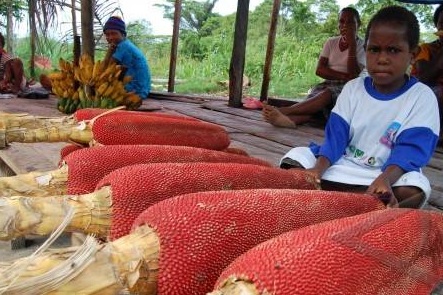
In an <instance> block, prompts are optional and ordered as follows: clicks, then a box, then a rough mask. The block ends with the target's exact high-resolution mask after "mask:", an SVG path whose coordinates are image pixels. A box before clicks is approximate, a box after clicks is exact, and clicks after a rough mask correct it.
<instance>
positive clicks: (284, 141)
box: [0, 95, 443, 206]
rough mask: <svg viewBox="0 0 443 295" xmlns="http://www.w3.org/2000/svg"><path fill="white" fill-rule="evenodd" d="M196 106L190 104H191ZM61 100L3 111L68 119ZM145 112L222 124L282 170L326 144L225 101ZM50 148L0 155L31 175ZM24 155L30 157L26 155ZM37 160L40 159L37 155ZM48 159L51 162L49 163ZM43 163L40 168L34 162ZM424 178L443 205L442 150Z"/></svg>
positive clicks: (150, 104) (305, 129) (14, 104)
mask: <svg viewBox="0 0 443 295" xmlns="http://www.w3.org/2000/svg"><path fill="white" fill-rule="evenodd" d="M190 101H192V103H190ZM56 103H57V100H56V99H55V98H53V97H52V98H50V99H47V100H29V99H19V98H14V99H2V100H1V101H0V111H6V112H18V113H20V112H27V113H30V114H34V115H41V116H54V117H56V116H64V114H61V113H60V112H59V111H58V110H57V109H56ZM143 109H144V110H146V111H152V110H155V111H159V112H168V113H173V114H181V115H185V116H191V117H195V118H198V119H200V120H203V121H207V122H211V123H214V124H218V125H220V126H222V127H224V128H225V129H226V130H227V132H228V133H229V135H230V137H231V140H232V144H231V146H232V147H238V148H242V149H244V150H245V151H246V152H247V153H248V154H250V155H251V156H255V157H259V158H261V159H263V160H267V161H269V162H270V163H272V164H274V165H278V163H279V160H280V158H281V157H282V156H283V155H284V154H285V153H286V152H287V151H288V150H289V149H290V148H292V147H295V146H307V145H308V144H309V143H310V142H317V143H321V142H322V141H323V134H324V133H323V129H322V128H316V127H312V126H305V125H303V126H299V127H298V128H297V129H289V128H279V127H274V126H272V125H270V124H269V123H267V122H265V121H264V120H263V118H262V116H261V111H259V110H249V109H244V108H232V107H229V106H228V105H227V100H222V99H215V100H211V99H209V100H206V99H204V98H202V97H199V98H198V99H195V100H193V99H192V97H185V99H183V100H182V99H180V97H179V96H177V95H176V96H175V97H174V100H169V99H166V98H164V99H160V100H158V99H148V100H146V101H144V102H143ZM49 146H52V144H48V145H47V146H46V145H45V144H42V145H40V146H31V145H27V146H22V147H20V148H19V150H20V151H19V152H18V151H14V149H10V150H9V151H0V155H2V157H3V158H4V159H6V162H8V163H4V164H5V165H6V164H7V165H8V166H10V167H12V168H13V170H14V171H17V172H23V171H29V170H34V169H37V170H42V169H47V168H50V167H54V166H51V165H53V164H54V163H55V161H56V160H55V159H57V161H58V157H59V155H58V153H59V152H58V151H57V149H59V148H60V147H61V145H60V146H58V147H54V149H55V150H51V149H49V148H48V147H49ZM22 154H24V155H26V156H22ZM36 155H37V156H36ZM48 157H50V158H51V159H48ZM33 161H35V162H41V163H33ZM424 173H425V174H426V176H428V178H429V180H430V181H431V184H432V188H433V192H432V201H433V202H436V203H438V204H439V205H441V206H443V149H442V148H440V149H439V150H438V151H437V152H436V153H435V155H434V157H433V158H432V160H431V161H430V163H429V165H428V166H427V167H426V168H425V169H424Z"/></svg>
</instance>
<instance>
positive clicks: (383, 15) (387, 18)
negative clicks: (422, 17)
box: [365, 5, 420, 49]
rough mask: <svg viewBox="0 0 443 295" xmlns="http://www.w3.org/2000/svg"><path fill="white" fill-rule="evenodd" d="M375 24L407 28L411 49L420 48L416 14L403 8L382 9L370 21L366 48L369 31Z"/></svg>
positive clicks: (418, 25)
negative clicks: (389, 24)
mask: <svg viewBox="0 0 443 295" xmlns="http://www.w3.org/2000/svg"><path fill="white" fill-rule="evenodd" d="M374 23H396V24H399V25H402V26H404V27H405V28H406V37H407V41H408V44H409V48H410V49H415V48H417V47H418V43H419V41H420V24H419V23H418V20H417V17H416V16H415V14H414V13H412V12H411V11H409V10H408V9H406V8H404V7H402V6H396V5H393V6H387V7H384V8H382V9H380V10H379V11H378V12H377V13H376V14H375V15H374V16H373V17H372V18H371V20H370V21H369V24H368V27H367V28H366V34H365V47H366V45H367V43H368V38H369V31H370V30H371V27H372V26H373V25H374Z"/></svg>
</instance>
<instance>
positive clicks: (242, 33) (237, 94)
mask: <svg viewBox="0 0 443 295" xmlns="http://www.w3.org/2000/svg"><path fill="white" fill-rule="evenodd" d="M248 16H249V0H238V1H237V14H236V17H235V33H234V46H233V48H232V57H231V65H230V67H229V102H228V105H229V106H231V107H236V108H240V107H242V106H243V105H242V102H241V99H242V91H243V89H242V86H243V72H244V68H245V52H246V39H247V33H248Z"/></svg>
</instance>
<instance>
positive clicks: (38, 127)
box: [0, 113, 92, 148]
mask: <svg viewBox="0 0 443 295" xmlns="http://www.w3.org/2000/svg"><path fill="white" fill-rule="evenodd" d="M84 134H86V135H84ZM71 136H74V137H75V138H78V139H79V140H81V139H82V138H83V137H84V136H86V137H87V139H85V140H88V139H89V138H91V137H92V133H91V134H90V132H89V131H88V127H87V126H85V127H84V128H79V124H78V123H77V122H76V120H75V119H74V117H73V116H63V117H39V116H31V115H27V114H10V113H0V148H5V147H6V146H7V145H8V143H11V142H28V143H29V142H68V141H70V140H71V139H70V137H71ZM87 142H89V140H88V141H86V143H87ZM81 143H83V141H82V142H81Z"/></svg>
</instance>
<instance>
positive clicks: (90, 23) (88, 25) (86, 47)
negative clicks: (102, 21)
mask: <svg viewBox="0 0 443 295" xmlns="http://www.w3.org/2000/svg"><path fill="white" fill-rule="evenodd" d="M94 3H95V1H94V0H82V1H81V24H82V26H81V28H82V29H81V32H82V53H86V54H88V55H89V56H91V57H92V59H94V50H95V42H94V14H93V12H94Z"/></svg>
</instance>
